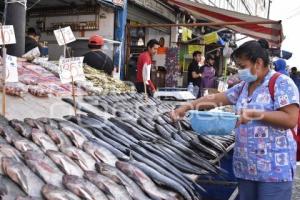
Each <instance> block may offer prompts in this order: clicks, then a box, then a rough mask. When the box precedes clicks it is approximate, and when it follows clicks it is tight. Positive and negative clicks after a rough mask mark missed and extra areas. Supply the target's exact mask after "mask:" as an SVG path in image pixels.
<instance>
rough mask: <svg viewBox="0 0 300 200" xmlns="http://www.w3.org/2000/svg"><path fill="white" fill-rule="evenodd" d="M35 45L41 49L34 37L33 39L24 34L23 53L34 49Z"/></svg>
mask: <svg viewBox="0 0 300 200" xmlns="http://www.w3.org/2000/svg"><path fill="white" fill-rule="evenodd" d="M35 47H39V50H40V51H41V46H40V45H39V43H38V42H37V41H36V40H35V39H33V38H31V37H29V36H26V37H25V53H27V52H28V51H30V50H32V49H34V48H35Z"/></svg>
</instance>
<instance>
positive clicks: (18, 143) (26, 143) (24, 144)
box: [14, 138, 42, 153]
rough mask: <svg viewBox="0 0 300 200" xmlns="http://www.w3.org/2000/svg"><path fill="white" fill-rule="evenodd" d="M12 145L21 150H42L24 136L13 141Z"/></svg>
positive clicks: (22, 151)
mask: <svg viewBox="0 0 300 200" xmlns="http://www.w3.org/2000/svg"><path fill="white" fill-rule="evenodd" d="M14 146H15V147H16V148H17V149H18V150H19V151H20V152H21V153H24V152H26V151H29V150H32V151H37V152H42V150H41V149H40V148H39V147H38V146H37V145H36V144H35V143H33V142H31V141H30V140H28V139H26V138H21V139H18V140H15V141H14Z"/></svg>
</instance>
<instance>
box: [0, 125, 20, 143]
mask: <svg viewBox="0 0 300 200" xmlns="http://www.w3.org/2000/svg"><path fill="white" fill-rule="evenodd" d="M0 135H3V137H4V138H5V139H6V141H7V142H8V143H10V144H12V143H13V141H15V140H18V139H21V138H23V137H22V136H21V135H20V134H19V133H18V132H17V131H15V129H13V128H12V127H11V126H0Z"/></svg>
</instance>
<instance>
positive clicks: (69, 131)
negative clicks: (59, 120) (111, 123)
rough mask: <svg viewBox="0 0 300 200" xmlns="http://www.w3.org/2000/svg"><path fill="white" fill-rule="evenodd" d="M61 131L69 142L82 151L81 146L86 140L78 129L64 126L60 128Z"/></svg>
mask: <svg viewBox="0 0 300 200" xmlns="http://www.w3.org/2000/svg"><path fill="white" fill-rule="evenodd" d="M61 130H62V132H63V133H65V134H66V135H67V136H68V137H69V138H70V139H71V141H72V142H73V144H74V145H75V146H76V147H77V148H80V149H82V145H83V143H84V142H85V141H87V138H86V137H85V136H84V135H83V134H82V133H81V132H80V131H79V130H78V129H75V128H73V127H70V126H65V127H62V128H61Z"/></svg>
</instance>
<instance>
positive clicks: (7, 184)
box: [0, 175, 25, 200]
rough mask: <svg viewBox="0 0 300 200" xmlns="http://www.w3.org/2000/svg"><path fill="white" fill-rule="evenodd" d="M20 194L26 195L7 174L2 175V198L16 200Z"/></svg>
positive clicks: (0, 185)
mask: <svg viewBox="0 0 300 200" xmlns="http://www.w3.org/2000/svg"><path fill="white" fill-rule="evenodd" d="M20 195H21V196H25V193H24V192H23V191H22V190H21V189H20V187H19V186H18V185H17V184H16V183H14V182H13V181H12V180H11V179H9V178H8V177H7V176H2V175H0V199H1V200H15V199H16V198H17V197H18V196H20Z"/></svg>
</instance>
